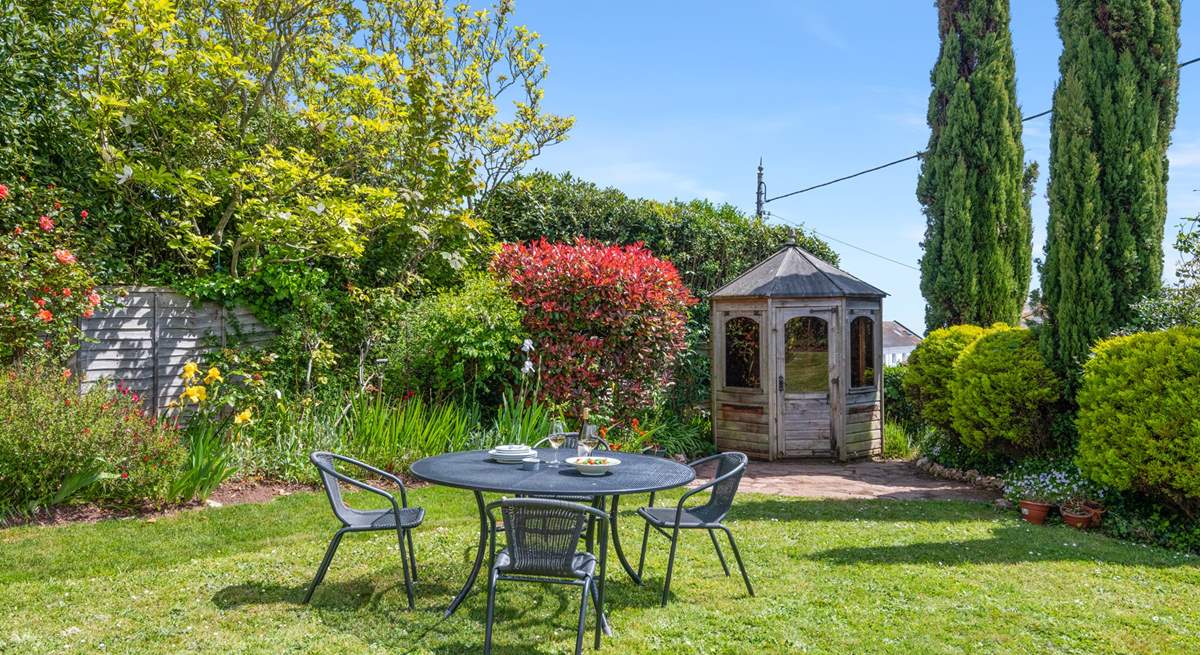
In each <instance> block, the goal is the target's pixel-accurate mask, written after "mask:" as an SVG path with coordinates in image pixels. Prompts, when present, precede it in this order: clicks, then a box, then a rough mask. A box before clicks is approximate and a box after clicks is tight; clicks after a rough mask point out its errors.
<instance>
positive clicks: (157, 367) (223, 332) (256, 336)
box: [74, 287, 275, 413]
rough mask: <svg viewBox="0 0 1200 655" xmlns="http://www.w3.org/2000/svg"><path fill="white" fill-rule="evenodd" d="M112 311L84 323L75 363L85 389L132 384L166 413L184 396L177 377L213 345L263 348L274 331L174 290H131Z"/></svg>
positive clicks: (244, 312)
mask: <svg viewBox="0 0 1200 655" xmlns="http://www.w3.org/2000/svg"><path fill="white" fill-rule="evenodd" d="M125 291H126V293H125V295H123V296H118V297H117V299H116V302H115V303H114V305H113V306H112V307H109V308H106V309H104V310H103V311H97V312H96V313H95V315H94V316H92V317H91V318H85V319H80V328H81V329H82V331H83V335H84V341H83V343H82V344H81V345H80V348H79V352H78V353H77V354H76V355H75V358H74V370H75V375H76V379H77V380H79V382H80V385H81V389H82V390H86V389H88V388H90V387H91V386H93V385H95V384H98V383H100V382H101V381H102V380H111V381H112V382H121V383H123V384H126V385H128V386H129V387H130V388H131V389H133V391H134V392H135V393H137V394H138V395H139V396H141V397H142V398H143V399H144V402H145V403H146V405H147V408H148V409H151V410H153V411H154V412H155V413H162V412H163V411H164V410H166V408H167V403H169V402H170V401H171V400H173V399H175V398H178V397H179V394H180V393H182V392H183V381H182V380H180V379H179V373H180V371H181V370H182V369H183V365H184V363H185V362H188V361H196V360H200V359H203V357H204V354H205V353H206V352H207V351H208V350H209V349H210V348H212V347H214V346H223V345H225V344H227V343H234V342H236V343H245V344H249V345H254V346H264V345H266V344H267V343H269V342H270V341H271V339H273V338H274V336H275V332H274V330H272V329H271V328H270V327H268V326H266V325H264V324H263V323H262V322H261V321H259V320H258V319H257V318H255V317H254V314H252V313H251V312H250V311H249V310H248V309H246V308H244V307H236V308H230V309H227V308H224V307H222V306H221V305H219V304H217V303H197V302H194V301H192V300H189V299H188V298H186V297H184V296H181V295H179V294H177V293H175V292H173V291H171V290H170V289H166V288H161V287H128V288H126V289H125Z"/></svg>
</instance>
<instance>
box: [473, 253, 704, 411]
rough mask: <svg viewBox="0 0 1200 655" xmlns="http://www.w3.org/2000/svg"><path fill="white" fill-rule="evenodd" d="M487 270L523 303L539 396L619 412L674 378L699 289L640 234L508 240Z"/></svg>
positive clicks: (644, 402) (577, 407) (571, 407)
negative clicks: (616, 239)
mask: <svg viewBox="0 0 1200 655" xmlns="http://www.w3.org/2000/svg"><path fill="white" fill-rule="evenodd" d="M492 271H493V272H494V273H496V274H497V275H499V276H502V277H505V278H507V279H508V280H509V281H510V285H511V286H510V290H511V293H512V296H513V298H514V299H515V300H516V301H517V304H518V305H520V307H521V309H522V312H523V318H522V322H523V324H524V327H525V329H526V330H527V331H528V332H529V335H530V336H531V337H532V338H533V340H534V343H535V344H536V351H535V353H534V354H535V355H536V359H537V362H538V365H539V369H540V374H541V384H542V387H541V389H542V396H543V397H544V398H548V399H550V400H552V401H554V402H556V403H560V404H562V405H564V406H566V408H567V409H568V411H569V412H570V413H572V414H573V415H575V416H578V415H579V414H580V413H581V411H582V410H584V409H586V410H589V411H592V412H596V411H600V412H602V413H605V414H611V415H612V416H613V418H624V417H628V416H630V415H631V414H633V413H634V412H635V411H637V410H639V409H644V408H645V407H647V406H648V405H649V404H650V403H651V402H652V400H653V396H654V393H655V392H656V391H659V390H661V389H663V388H664V387H666V386H667V385H668V384H670V383H671V371H672V370H673V369H674V364H675V360H676V358H677V357H678V356H679V354H680V353H681V352H682V351H683V349H684V347H685V343H684V334H685V329H686V328H685V324H686V321H687V308H688V306H690V305H692V304H694V303H695V302H696V299H695V298H694V297H692V294H691V292H689V291H688V289H687V287H685V286H684V285H683V282H682V281H680V279H679V273H678V271H676V270H675V267H674V266H673V265H672V264H671V263H670V262H667V261H664V260H661V259H659V258H657V257H655V256H654V255H653V253H651V252H650V251H649V250H647V249H646V248H645V247H644V246H643V245H642V244H640V243H637V244H634V245H629V246H606V245H604V244H601V243H597V242H593V241H585V240H583V239H579V240H577V241H576V242H575V243H574V244H564V243H548V242H547V241H546V240H545V239H543V240H541V241H538V242H532V243H528V244H505V245H504V246H503V247H502V248H501V250H500V252H499V253H498V254H497V255H496V257H495V259H494V260H493V261H492Z"/></svg>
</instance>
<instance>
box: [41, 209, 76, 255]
mask: <svg viewBox="0 0 1200 655" xmlns="http://www.w3.org/2000/svg"><path fill="white" fill-rule="evenodd" d="M42 218H46V217H45V216H43V217H42ZM46 220H49V219H46ZM53 226H54V225H53V223H52V224H51V227H53ZM42 229H43V230H45V229H49V228H46V227H42ZM54 258H55V259H57V260H58V263H60V264H74V263H75V255H72V254H71V251H70V250H63V249H62V248H59V249H58V250H55V251H54Z"/></svg>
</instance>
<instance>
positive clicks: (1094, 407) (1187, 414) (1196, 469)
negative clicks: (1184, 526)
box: [1076, 327, 1200, 517]
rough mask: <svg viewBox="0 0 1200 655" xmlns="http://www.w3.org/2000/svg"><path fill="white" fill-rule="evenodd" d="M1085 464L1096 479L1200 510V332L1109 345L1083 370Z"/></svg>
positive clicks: (1081, 454)
mask: <svg viewBox="0 0 1200 655" xmlns="http://www.w3.org/2000/svg"><path fill="white" fill-rule="evenodd" d="M1078 402H1079V415H1078V418H1077V419H1076V425H1077V427H1078V428H1079V449H1078V455H1077V460H1078V462H1079V466H1080V468H1081V469H1083V471H1084V472H1085V473H1086V474H1087V475H1088V476H1090V477H1091V478H1092V479H1094V480H1096V481H1098V482H1101V483H1104V484H1107V485H1111V486H1113V487H1116V488H1117V489H1121V490H1129V489H1135V490H1138V491H1141V492H1143V493H1147V494H1149V495H1152V496H1155V497H1158V498H1162V499H1164V500H1167V501H1169V502H1171V503H1172V504H1174V505H1176V506H1177V507H1180V508H1183V509H1184V511H1186V512H1190V513H1191V514H1192V516H1193V517H1195V515H1196V513H1197V512H1198V511H1200V328H1194V327H1181V328H1173V329H1170V330H1165V331H1162V332H1146V333H1140V334H1134V335H1131V336H1125V337H1116V338H1112V339H1107V340H1105V341H1102V342H1100V343H1099V344H1097V345H1096V347H1095V348H1094V350H1093V357H1092V359H1091V360H1089V361H1088V362H1087V364H1086V365H1085V366H1084V376H1083V386H1082V388H1081V389H1080V391H1079V396H1078Z"/></svg>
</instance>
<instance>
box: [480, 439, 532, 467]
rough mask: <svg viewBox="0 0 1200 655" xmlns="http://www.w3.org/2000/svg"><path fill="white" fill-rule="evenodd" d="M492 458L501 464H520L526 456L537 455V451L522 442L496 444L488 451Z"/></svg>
mask: <svg viewBox="0 0 1200 655" xmlns="http://www.w3.org/2000/svg"><path fill="white" fill-rule="evenodd" d="M488 454H489V455H491V456H492V459H494V460H496V461H497V462H500V463H501V464H520V463H521V460H523V459H525V458H526V457H532V456H535V455H537V451H535V450H534V449H532V448H530V447H529V446H526V445H524V444H516V445H509V446H496V447H495V448H493V449H491V450H489V451H488Z"/></svg>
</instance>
